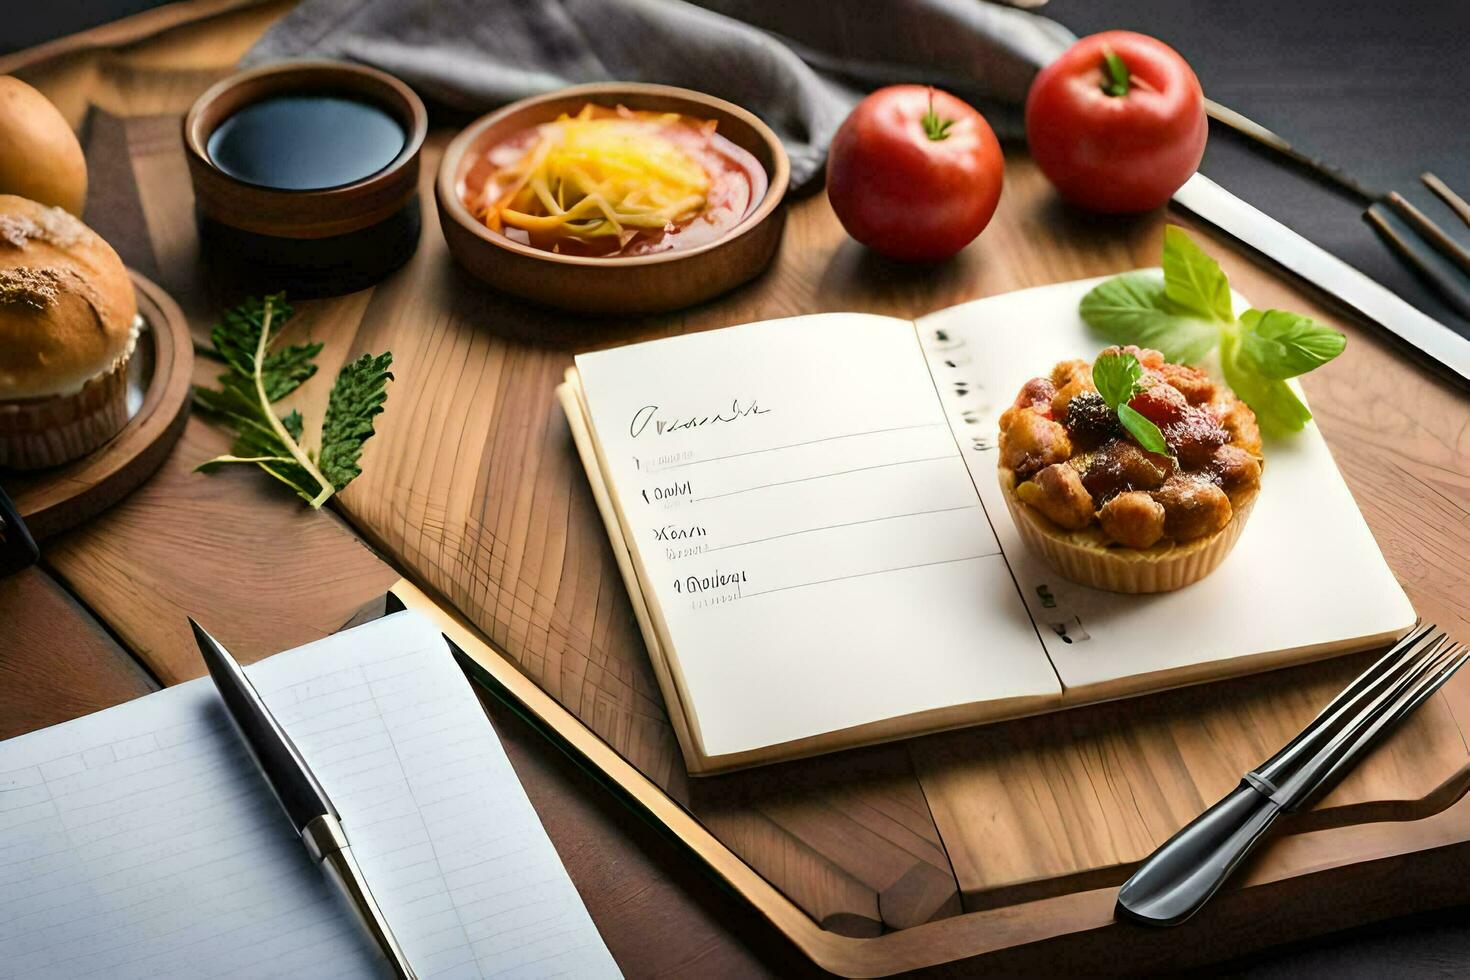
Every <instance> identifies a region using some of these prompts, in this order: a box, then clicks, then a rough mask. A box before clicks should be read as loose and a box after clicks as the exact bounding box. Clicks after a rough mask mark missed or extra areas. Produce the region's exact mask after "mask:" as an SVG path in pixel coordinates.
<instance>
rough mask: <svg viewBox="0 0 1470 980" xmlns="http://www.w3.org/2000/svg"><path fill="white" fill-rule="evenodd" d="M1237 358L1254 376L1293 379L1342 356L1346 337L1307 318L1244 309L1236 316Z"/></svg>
mask: <svg viewBox="0 0 1470 980" xmlns="http://www.w3.org/2000/svg"><path fill="white" fill-rule="evenodd" d="M1240 322H1241V326H1242V327H1244V330H1242V332H1241V344H1240V355H1241V358H1242V360H1243V361H1244V362H1245V364H1246V365H1247V366H1249V367H1250V368H1251V369H1252V370H1253V371H1255V372H1256V373H1257V374H1259V375H1261V376H1263V377H1267V378H1276V379H1278V380H1279V379H1282V378H1294V377H1296V376H1297V375H1299V374H1306V373H1307V372H1308V371H1310V370H1312V369H1313V368H1318V367H1321V366H1322V365H1323V364H1326V363H1327V362H1328V361H1330V360H1332V359H1333V358H1334V357H1336V356H1337V355H1338V354H1341V353H1342V350H1343V348H1344V347H1346V346H1347V338H1346V337H1344V336H1343V335H1342V334H1340V333H1338V332H1337V331H1336V330H1333V329H1332V328H1331V327H1327V326H1323V325H1322V324H1320V323H1318V322H1317V321H1315V320H1313V319H1312V318H1311V317H1306V316H1302V315H1301V314H1300V313H1288V312H1286V311H1285V310H1266V311H1265V312H1262V311H1260V310H1246V311H1245V313H1243V314H1242V315H1241V317H1240Z"/></svg>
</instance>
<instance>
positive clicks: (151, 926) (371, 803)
mask: <svg viewBox="0 0 1470 980" xmlns="http://www.w3.org/2000/svg"><path fill="white" fill-rule="evenodd" d="M246 670H247V671H248V673H249V674H250V676H251V678H252V680H253V681H254V682H255V684H256V686H257V688H258V689H259V690H260V691H261V694H262V696H263V697H265V699H266V700H267V702H268V703H269V704H270V706H271V708H272V710H273V711H274V712H275V713H276V715H277V717H278V718H279V719H280V720H281V723H282V724H283V725H284V726H285V728H286V729H287V731H288V732H289V733H290V735H291V737H292V739H293V740H294V741H295V742H296V744H297V746H298V747H299V748H300V749H301V751H302V753H303V755H304V756H305V757H306V758H307V759H308V761H309V762H310V763H311V765H312V767H313V770H314V771H315V772H316V774H317V776H318V778H319V779H320V780H321V782H322V784H323V786H324V787H325V788H326V790H327V792H328V794H329V795H330V796H331V797H332V801H333V803H334V804H335V805H336V806H337V808H338V810H339V812H340V813H341V815H342V822H343V826H344V828H345V829H346V831H347V833H348V835H349V837H350V838H351V840H352V842H353V850H354V852H355V853H356V855H357V857H358V861H359V863H360V864H361V865H362V868H363V870H364V873H365V874H366V875H367V877H368V880H369V882H370V884H371V886H372V888H373V891H374V894H375V895H376V897H377V899H378V901H379V904H380V905H381V906H382V908H383V910H384V913H385V914H386V915H387V917H388V920H389V922H390V923H391V924H392V926H393V929H394V932H395V933H396V935H397V936H398V938H399V940H400V942H401V943H402V945H403V947H404V949H405V951H406V953H407V954H408V956H409V959H410V961H411V962H412V963H413V965H414V967H415V969H416V970H417V971H418V973H419V975H420V976H422V977H430V976H435V977H489V976H555V975H561V974H575V975H578V976H587V975H590V976H617V968H616V966H615V965H614V964H613V962H612V960H611V958H610V957H609V955H608V953H607V950H606V948H605V947H604V945H603V944H602V941H601V938H600V936H598V934H597V931H596V929H595V927H594V926H593V924H592V922H591V920H590V918H589V917H588V916H587V913H586V910H585V908H584V907H583V906H582V904H581V901H580V899H579V897H578V896H577V893H576V890H575V888H574V887H573V886H572V884H571V881H570V879H569V878H568V877H567V875H566V872H565V869H563V867H562V866H561V863H560V861H559V859H558V858H557V855H556V852H555V850H554V848H553V847H552V846H551V842H550V840H549V839H548V838H547V837H546V835H545V833H544V831H543V830H542V828H541V825H540V822H539V820H538V819H537V817H536V814H535V811H534V810H533V809H532V808H531V806H530V803H529V801H527V799H526V797H525V793H524V791H523V790H522V789H521V787H520V784H519V782H518V781H517V780H516V778H515V774H514V772H513V771H512V769H511V767H510V765H509V762H508V761H507V759H506V757H505V754H504V751H503V749H502V748H501V746H500V742H499V740H498V739H497V738H496V736H495V734H494V730H493V729H492V728H491V727H490V725H489V723H488V721H487V720H486V719H485V717H484V713H483V711H482V710H481V708H480V706H479V704H478V702H477V701H476V700H475V698H474V695H473V693H472V691H471V690H470V688H469V685H468V682H467V681H466V680H465V678H464V676H463V675H462V674H461V673H460V671H459V669H458V667H457V666H456V665H455V664H454V662H453V659H452V657H451V656H450V655H449V652H448V650H447V649H446V648H445V646H444V642H443V640H442V638H441V637H440V636H439V634H438V632H437V631H436V630H434V629H433V627H432V626H431V625H430V624H429V623H428V622H427V621H426V620H424V619H423V618H421V617H419V616H417V615H415V614H411V613H400V614H397V615H394V616H390V617H387V618H385V619H383V620H380V621H378V622H376V623H371V624H368V625H366V626H363V627H359V628H357V629H354V630H350V631H347V632H345V633H341V634H337V635H335V636H333V637H329V638H327V639H325V640H322V641H320V642H318V643H314V644H311V645H309V646H307V647H303V648H301V649H299V650H295V651H291V652H289V653H283V654H279V655H277V656H275V657H271V658H269V659H267V660H265V661H263V662H261V663H258V664H255V665H253V666H251V667H248V668H246ZM382 975H387V970H386V964H383V963H382V962H381V961H380V960H378V959H377V958H376V956H375V954H374V952H373V950H372V948H371V945H370V943H368V942H367V941H366V940H365V939H364V938H363V936H362V935H361V934H360V932H359V931H358V926H357V925H356V923H355V922H354V921H352V919H351V918H350V915H349V913H348V912H347V911H346V909H345V908H344V907H343V905H342V904H341V900H340V898H339V897H338V896H337V895H336V894H335V893H334V892H333V891H332V889H331V888H330V886H329V885H328V884H327V883H326V881H325V880H324V879H323V878H322V876H321V875H320V873H319V872H318V871H317V870H316V868H315V866H314V865H312V863H311V862H310V861H309V859H307V858H306V857H305V852H304V850H303V849H302V845H301V843H300V840H299V838H298V837H297V836H296V834H295V832H294V831H293V830H292V828H291V826H290V823H289V822H288V821H287V820H286V818H285V816H284V815H283V814H282V813H281V810H280V807H279V806H278V805H277V803H276V802H275V800H274V798H273V797H272V796H271V795H270V792H269V789H268V788H267V785H266V782H265V780H264V778H263V777H262V776H261V775H260V774H259V773H258V772H257V771H256V770H255V768H254V766H253V764H252V763H251V762H250V760H249V758H248V756H247V755H246V754H245V750H244V748H243V745H242V743H241V742H240V740H239V738H238V736H237V735H235V733H234V732H233V731H232V730H231V729H230V728H229V727H228V721H227V719H226V718H225V716H224V714H223V710H222V708H221V706H220V702H219V697H218V695H217V694H216V692H215V690H214V688H213V686H212V685H211V684H210V682H209V681H208V679H201V680H197V681H191V682H189V683H187V684H182V685H179V686H177V687H173V688H169V689H167V690H165V691H162V692H159V693H157V694H153V695H150V696H148V697H146V698H141V699H139V700H136V701H132V702H130V703H128V704H124V705H119V706H118V707H116V708H112V709H109V710H107V711H103V712H99V713H97V714H95V715H91V716H88V717H86V718H82V719H78V720H77V721H73V722H69V723H67V724H64V725H60V726H57V727H55V728H51V729H47V730H45V731H41V732H35V733H32V734H29V735H23V736H20V737H18V738H15V739H11V740H9V741H7V742H4V743H0V976H6V977H9V976H14V977H68V978H73V977H85V976H98V977H108V978H114V977H116V978H125V977H169V976H177V977H206V976H208V977H215V976H223V977H228V976H238V977H263V976H293V977H301V976H310V977H337V976H341V977H362V976H382Z"/></svg>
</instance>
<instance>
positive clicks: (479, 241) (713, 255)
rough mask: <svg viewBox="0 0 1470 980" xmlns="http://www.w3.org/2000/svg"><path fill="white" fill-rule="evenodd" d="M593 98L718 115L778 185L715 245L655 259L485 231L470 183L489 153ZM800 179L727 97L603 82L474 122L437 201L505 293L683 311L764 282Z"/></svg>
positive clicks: (594, 309) (437, 189)
mask: <svg viewBox="0 0 1470 980" xmlns="http://www.w3.org/2000/svg"><path fill="white" fill-rule="evenodd" d="M588 102H595V103H597V104H599V105H606V106H613V105H622V106H626V107H628V108H629V109H645V110H650V111H653V112H681V113H684V114H686V115H691V116H695V117H697V118H700V119H714V120H715V121H716V122H717V123H718V124H719V133H720V135H721V136H724V137H726V138H727V139H729V140H730V141H731V142H732V143H734V144H735V145H736V146H739V147H740V148H741V149H743V150H745V151H747V152H748V153H750V154H751V155H752V156H753V157H755V158H756V160H758V161H760V165H761V166H762V167H764V168H765V171H766V176H767V177H768V178H769V180H770V184H769V186H768V187H767V188H766V193H765V196H764V197H762V198H761V200H760V201H759V202H758V203H757V204H756V205H755V207H754V208H752V209H751V212H750V213H749V214H748V215H746V216H745V218H744V219H743V220H742V221H740V222H739V223H738V224H736V225H735V226H734V227H733V228H731V229H730V230H729V231H727V232H726V233H725V234H724V235H722V236H721V237H719V238H717V239H715V240H714V241H712V242H708V243H706V244H704V245H700V246H698V247H695V248H688V249H675V250H672V251H668V252H657V253H655V254H652V255H632V256H616V257H593V256H586V255H562V254H559V253H554V252H547V251H544V250H542V249H539V248H532V247H531V246H529V245H522V244H521V243H519V242H516V241H513V240H511V239H509V238H507V237H505V236H504V235H501V234H499V233H498V232H493V231H491V230H490V229H489V228H487V227H485V223H484V222H482V221H480V220H479V219H477V218H476V217H475V216H474V215H472V214H471V213H470V210H469V208H468V207H466V206H465V203H464V198H463V195H462V192H461V184H462V183H463V181H464V179H465V175H466V174H467V173H468V172H469V169H470V167H471V165H472V164H473V162H474V161H475V159H476V158H477V157H479V156H480V155H481V154H483V153H484V151H485V150H486V149H487V148H488V147H491V146H493V145H495V144H496V143H498V142H500V141H501V140H503V139H505V138H506V137H507V136H510V135H511V134H513V133H517V132H520V131H522V130H524V129H526V128H527V127H528V126H534V125H537V124H539V123H544V122H549V121H550V120H553V119H555V118H557V117H558V116H560V115H562V114H563V113H565V114H567V115H572V114H574V113H576V112H577V111H578V110H579V109H581V108H582V106H584V105H586V104H587V103H588ZM790 178H791V164H790V161H788V160H787V158H786V150H785V149H784V148H783V147H782V146H781V141H780V140H779V139H778V138H777V137H776V134H775V133H773V132H772V131H771V128H770V127H769V126H767V125H766V124H765V123H763V122H761V121H760V120H759V119H757V118H756V117H755V116H754V115H753V114H751V113H749V112H747V111H745V110H744V109H742V108H740V107H739V106H737V105H734V104H733V103H730V102H726V101H725V100H724V99H717V98H715V97H714V96H712V95H705V94H704V93H703V92H695V91H693V90H691V89H684V88H675V87H673V86H671V85H650V84H645V83H640V82H594V83H592V84H590V85H577V86H573V87H572V88H565V89H559V90H557V91H555V92H550V93H547V94H546V95H537V96H533V97H531V98H529V99H522V100H521V101H519V102H513V103H511V104H510V105H508V106H506V107H505V108H503V109H499V110H497V111H495V112H492V113H490V114H489V115H488V116H483V117H481V118H480V119H477V120H476V121H475V122H473V123H471V124H470V125H469V126H468V127H467V128H465V130H464V131H463V132H461V133H460V134H459V135H458V136H456V137H455V138H454V141H453V142H451V143H450V144H449V146H448V148H447V149H446V150H445V151H444V156H443V158H442V159H441V160H440V161H439V173H438V177H437V179H436V180H435V182H434V196H435V200H436V201H437V202H438V205H439V224H440V227H441V228H442V229H443V231H444V240H445V241H446V242H447V243H448V244H449V252H450V254H451V255H453V256H454V258H455V260H456V261H458V262H459V264H460V265H462V266H464V268H465V269H466V270H468V271H469V273H470V274H471V275H473V276H474V277H475V278H477V279H480V280H483V281H484V282H486V283H489V284H490V285H491V286H494V287H495V288H496V289H499V290H501V291H502V292H506V293H510V294H511V295H514V296H519V297H521V298H522V299H528V300H531V301H532V302H534V303H539V304H541V305H543V306H551V307H556V308H559V309H564V310H571V311H573V312H576V313H594V314H619V315H623V314H632V313H658V312H664V311H667V310H677V309H681V308H683V307H686V306H691V305H693V304H695V303H699V302H703V301H704V300H707V299H709V298H710V297H712V296H717V295H719V294H720V293H723V292H726V291H728V290H730V289H733V288H734V287H736V286H738V285H740V284H741V283H743V282H746V281H748V280H750V279H753V278H755V276H756V275H758V274H759V273H760V271H761V270H762V269H764V268H765V267H766V266H767V265H768V264H769V263H770V261H771V256H772V255H774V254H775V251H776V246H777V244H778V243H779V242H780V240H781V229H782V226H783V224H784V222H785V219H786V212H785V210H784V209H783V208H782V207H781V201H782V199H783V198H784V197H785V195H786V186H787V184H788V183H789V181H790Z"/></svg>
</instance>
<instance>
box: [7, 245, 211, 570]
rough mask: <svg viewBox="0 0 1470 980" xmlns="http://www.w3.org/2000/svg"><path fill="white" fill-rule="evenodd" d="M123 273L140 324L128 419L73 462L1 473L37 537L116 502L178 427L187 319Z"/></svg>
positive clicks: (147, 471)
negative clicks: (104, 441)
mask: <svg viewBox="0 0 1470 980" xmlns="http://www.w3.org/2000/svg"><path fill="white" fill-rule="evenodd" d="M128 271H129V273H130V274H131V275H132V277H133V288H134V290H135V292H136V293H137V296H138V312H139V313H141V314H142V315H143V320H144V321H145V324H146V326H145V328H144V330H143V332H142V334H141V335H140V336H139V337H138V347H137V350H136V351H134V353H133V357H132V359H131V361H130V362H129V366H128V410H129V412H130V413H131V418H130V419H129V420H128V424H127V425H125V426H124V427H123V430H122V431H121V432H119V433H118V434H117V436H116V437H115V438H114V439H113V440H112V441H111V442H109V443H107V445H105V446H103V447H102V448H101V449H98V450H97V451H96V452H94V453H92V454H90V455H88V456H83V457H82V458H81V459H79V460H76V461H75V462H72V463H67V464H66V465H64V466H58V467H56V468H55V469H50V470H42V471H40V472H38V473H5V472H0V479H3V480H4V483H5V487H6V489H7V491H8V492H9V493H10V496H11V497H12V498H13V499H14V501H15V506H16V509H17V510H19V511H20V516H21V517H22V518H24V520H25V522H26V526H28V527H29V528H30V529H31V534H32V535H34V536H35V538H36V540H37V541H40V540H41V539H43V538H48V537H50V536H51V535H53V534H57V533H58V532H61V531H65V530H66V529H67V528H70V527H75V526H76V525H77V524H80V523H81V522H82V521H85V520H87V519H88V518H90V517H93V516H95V515H96V514H98V513H101V512H102V511H103V510H106V509H107V508H108V507H111V506H112V505H113V504H115V503H117V501H119V500H121V499H122V498H123V497H125V496H126V495H127V494H128V493H129V492H131V491H132V490H133V489H135V488H136V487H137V486H138V485H139V484H140V483H142V482H143V481H144V480H146V479H148V477H149V476H151V475H153V471H154V470H156V469H158V467H159V466H160V465H161V464H162V463H163V460H164V457H165V456H167V455H168V451H169V450H170V449H172V448H173V445H174V443H175V442H178V440H179V435H180V434H181V433H183V431H184V421H185V420H186V419H187V418H188V416H189V411H188V409H189V396H190V392H191V390H192V384H193V372H194V341H193V338H192V337H191V336H190V334H189V323H188V321H187V320H185V319H184V314H183V312H182V311H181V310H180V309H179V307H178V304H177V303H175V302H174V301H173V300H172V299H170V298H169V295H168V294H167V293H165V292H164V291H163V290H162V289H160V288H159V287H158V286H156V285H154V284H153V283H151V282H149V281H148V280H147V279H145V278H143V277H142V276H140V275H139V274H138V273H136V272H133V271H132V270H131V269H130V270H128Z"/></svg>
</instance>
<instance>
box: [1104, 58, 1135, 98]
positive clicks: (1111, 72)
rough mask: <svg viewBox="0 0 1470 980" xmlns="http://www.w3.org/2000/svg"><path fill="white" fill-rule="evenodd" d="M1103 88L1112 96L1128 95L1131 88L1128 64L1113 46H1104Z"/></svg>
mask: <svg viewBox="0 0 1470 980" xmlns="http://www.w3.org/2000/svg"><path fill="white" fill-rule="evenodd" d="M1102 52H1103V73H1104V75H1105V76H1106V77H1104V79H1103V83H1102V90H1103V91H1104V92H1106V93H1107V94H1109V95H1112V96H1120V95H1127V94H1128V89H1129V87H1130V86H1129V81H1128V79H1129V75H1128V66H1127V65H1126V64H1125V63H1124V62H1123V59H1122V58H1120V57H1118V54H1117V52H1115V51H1114V50H1113V49H1112V48H1109V47H1104V48H1103V49H1102Z"/></svg>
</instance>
